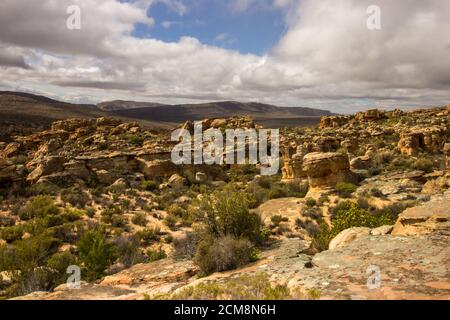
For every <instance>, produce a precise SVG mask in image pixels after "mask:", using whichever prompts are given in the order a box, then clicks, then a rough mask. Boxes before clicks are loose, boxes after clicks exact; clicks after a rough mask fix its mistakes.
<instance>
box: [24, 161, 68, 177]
mask: <svg viewBox="0 0 450 320" xmlns="http://www.w3.org/2000/svg"><path fill="white" fill-rule="evenodd" d="M64 162H65V158H64V157H60V156H50V157H46V158H44V159H43V160H42V162H41V163H40V164H39V165H38V166H37V167H36V169H34V170H33V171H32V172H31V173H30V174H29V175H28V177H27V180H28V181H31V182H36V181H38V180H39V178H41V177H42V176H48V175H51V174H54V173H57V172H61V171H63V170H64Z"/></svg>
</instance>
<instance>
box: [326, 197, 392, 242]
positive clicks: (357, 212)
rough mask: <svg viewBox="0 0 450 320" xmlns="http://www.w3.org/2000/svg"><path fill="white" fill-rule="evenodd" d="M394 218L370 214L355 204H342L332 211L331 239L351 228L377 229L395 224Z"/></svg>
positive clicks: (386, 215) (387, 215)
mask: <svg viewBox="0 0 450 320" xmlns="http://www.w3.org/2000/svg"><path fill="white" fill-rule="evenodd" d="M395 220H396V219H395V217H393V216H391V215H390V214H386V213H383V212H382V213H378V214H371V213H369V212H368V211H367V210H366V209H362V208H359V207H358V206H357V205H356V204H355V203H353V202H350V201H347V202H342V203H340V204H339V205H338V206H337V209H336V208H335V209H334V210H333V217H332V226H333V227H332V230H331V235H332V237H335V236H337V235H338V234H339V233H340V232H342V231H344V230H345V229H349V228H352V227H368V228H377V227H381V226H385V225H392V224H394V223H395Z"/></svg>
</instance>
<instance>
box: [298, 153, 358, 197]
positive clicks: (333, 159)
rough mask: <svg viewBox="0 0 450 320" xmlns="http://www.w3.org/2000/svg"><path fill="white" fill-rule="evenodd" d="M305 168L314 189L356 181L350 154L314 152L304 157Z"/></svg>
mask: <svg viewBox="0 0 450 320" xmlns="http://www.w3.org/2000/svg"><path fill="white" fill-rule="evenodd" d="M303 170H304V171H305V172H306V174H307V175H308V180H309V184H310V187H311V188H313V189H326V188H334V187H335V186H336V184H338V183H341V182H352V183H355V182H356V176H355V174H354V173H353V172H351V171H350V163H349V160H348V156H347V155H346V154H342V153H320V152H313V153H309V154H307V155H306V156H305V157H304V158H303Z"/></svg>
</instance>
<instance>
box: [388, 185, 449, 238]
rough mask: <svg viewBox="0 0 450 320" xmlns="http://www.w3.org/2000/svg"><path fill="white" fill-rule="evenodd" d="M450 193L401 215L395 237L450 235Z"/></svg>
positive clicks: (396, 225)
mask: <svg viewBox="0 0 450 320" xmlns="http://www.w3.org/2000/svg"><path fill="white" fill-rule="evenodd" d="M449 204H450V193H449V192H447V193H446V194H444V195H441V196H436V197H435V198H434V199H433V200H432V201H430V202H428V203H425V204H423V205H421V206H419V207H414V208H410V209H407V210H406V211H404V212H403V213H401V214H400V216H399V218H398V220H397V223H396V224H395V226H394V230H393V231H392V234H393V235H406V236H418V235H425V234H430V233H443V234H446V235H447V236H449V235H450V206H449Z"/></svg>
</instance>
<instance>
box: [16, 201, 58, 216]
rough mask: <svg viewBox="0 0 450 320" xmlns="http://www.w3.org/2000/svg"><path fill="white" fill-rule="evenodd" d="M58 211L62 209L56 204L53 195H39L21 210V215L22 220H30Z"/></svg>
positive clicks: (54, 213) (55, 213)
mask: <svg viewBox="0 0 450 320" xmlns="http://www.w3.org/2000/svg"><path fill="white" fill-rule="evenodd" d="M58 213H60V209H59V208H58V207H57V206H56V205H55V203H54V202H53V199H52V198H51V197H49V196H37V197H35V198H34V199H33V200H31V201H29V202H28V203H27V204H26V205H25V206H24V207H22V208H21V209H20V210H19V217H20V219H22V220H30V219H33V218H35V217H37V218H45V217H47V216H52V215H57V214H58Z"/></svg>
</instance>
